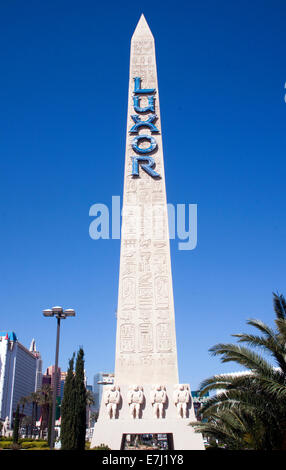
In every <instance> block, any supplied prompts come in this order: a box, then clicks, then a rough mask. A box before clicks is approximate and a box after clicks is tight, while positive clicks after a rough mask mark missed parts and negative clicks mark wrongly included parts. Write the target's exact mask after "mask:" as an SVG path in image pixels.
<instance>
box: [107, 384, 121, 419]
mask: <svg viewBox="0 0 286 470" xmlns="http://www.w3.org/2000/svg"><path fill="white" fill-rule="evenodd" d="M119 401H120V388H119V387H118V385H110V386H109V387H108V389H107V390H106V391H105V393H104V403H105V405H106V409H107V413H108V416H109V418H110V419H112V418H113V419H115V417H116V411H117V406H118V404H119Z"/></svg>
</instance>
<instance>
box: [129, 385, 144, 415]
mask: <svg viewBox="0 0 286 470" xmlns="http://www.w3.org/2000/svg"><path fill="white" fill-rule="evenodd" d="M127 400H128V405H129V409H130V413H131V416H132V418H137V419H138V418H139V415H140V409H141V405H142V403H143V400H144V393H143V387H141V386H140V385H131V386H130V387H129V392H128V394H127Z"/></svg>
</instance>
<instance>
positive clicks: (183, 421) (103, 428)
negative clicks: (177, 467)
mask: <svg viewBox="0 0 286 470" xmlns="http://www.w3.org/2000/svg"><path fill="white" fill-rule="evenodd" d="M119 388H120V395H121V399H120V403H119V404H118V407H117V412H116V415H115V418H110V417H109V415H108V412H107V406H106V404H105V398H104V394H103V398H102V402H101V408H100V413H99V419H98V421H97V423H96V424H95V427H94V434H93V437H92V441H91V446H90V447H91V448H93V447H97V446H100V445H101V444H105V445H107V446H108V447H109V448H110V449H111V450H123V443H124V438H125V436H127V435H130V434H167V435H168V436H169V438H170V439H169V442H171V443H172V447H173V449H172V450H205V446H204V443H203V438H202V435H201V434H198V433H195V431H194V428H193V427H192V426H190V422H194V421H196V418H195V414H194V408H193V404H192V402H191V401H190V402H189V403H188V409H187V415H186V416H187V417H186V418H182V417H181V416H179V415H178V410H177V408H176V405H175V403H174V402H173V399H172V398H173V393H174V386H173V385H169V386H165V389H166V394H167V401H166V403H165V404H164V410H163V417H162V418H156V416H154V407H153V406H152V403H151V400H150V395H152V388H153V387H152V386H150V385H146V386H144V389H143V391H144V402H143V403H142V406H141V409H140V414H139V418H133V417H132V416H131V413H130V405H129V403H128V399H127V396H128V391H129V388H130V386H128V385H125V386H121V387H120V386H119Z"/></svg>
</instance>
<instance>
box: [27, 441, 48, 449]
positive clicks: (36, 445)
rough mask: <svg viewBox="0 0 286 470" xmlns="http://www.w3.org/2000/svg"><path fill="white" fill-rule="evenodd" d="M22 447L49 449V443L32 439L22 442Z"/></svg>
mask: <svg viewBox="0 0 286 470" xmlns="http://www.w3.org/2000/svg"><path fill="white" fill-rule="evenodd" d="M21 446H22V449H48V448H49V444H48V442H47V441H41V442H38V441H35V440H34V441H32V442H31V441H30V442H22V443H21Z"/></svg>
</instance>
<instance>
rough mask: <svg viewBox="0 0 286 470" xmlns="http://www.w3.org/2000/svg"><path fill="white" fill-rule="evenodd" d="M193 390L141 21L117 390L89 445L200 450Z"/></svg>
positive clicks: (130, 121) (146, 34)
mask: <svg viewBox="0 0 286 470" xmlns="http://www.w3.org/2000/svg"><path fill="white" fill-rule="evenodd" d="M190 421H195V415H194V409H193V406H192V401H191V396H190V387H189V385H187V384H179V378H178V364H177V347H176V333H175V316H174V300H173V286H172V272H171V261H170V245H169V229H168V212H167V201H166V188H165V172H164V158H163V147H162V134H161V118H160V104H159V92H158V82H157V69H156V57H155V44H154V38H153V35H152V33H151V31H150V28H149V26H148V24H147V22H146V20H145V17H144V15H142V16H141V18H140V20H139V22H138V24H137V27H136V29H135V32H134V34H133V36H132V40H131V56H130V74H129V95H128V116H127V135H126V154H125V172H124V192H123V211H122V232H121V252H120V273H119V289H118V308H117V334H116V354H115V379H114V386H113V387H108V388H107V389H104V393H103V399H102V403H101V408H100V413H99V419H98V422H97V423H96V426H95V430H94V436H93V439H92V443H91V446H92V447H93V446H95V445H100V444H101V443H104V444H107V445H108V446H109V447H110V448H111V449H120V448H123V445H124V439H125V437H126V435H130V434H155V433H162V434H167V435H168V442H169V446H170V447H172V448H175V449H204V446H203V441H202V437H201V436H200V435H199V434H195V433H194V431H193V428H192V427H191V426H188V423H189V422H190Z"/></svg>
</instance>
